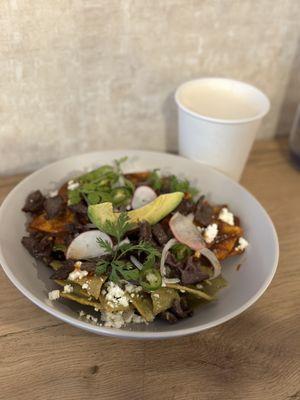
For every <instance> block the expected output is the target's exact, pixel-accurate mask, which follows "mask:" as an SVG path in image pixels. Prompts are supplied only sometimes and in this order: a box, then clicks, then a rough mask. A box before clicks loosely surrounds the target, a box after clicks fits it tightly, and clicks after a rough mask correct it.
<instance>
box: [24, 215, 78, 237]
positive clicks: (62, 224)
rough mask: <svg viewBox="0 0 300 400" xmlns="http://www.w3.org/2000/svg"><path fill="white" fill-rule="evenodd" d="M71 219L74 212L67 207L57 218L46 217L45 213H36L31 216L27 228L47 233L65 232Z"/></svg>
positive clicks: (72, 219)
mask: <svg viewBox="0 0 300 400" xmlns="http://www.w3.org/2000/svg"><path fill="white" fill-rule="evenodd" d="M73 221H74V214H73V213H72V211H70V210H69V209H68V210H67V211H66V213H65V214H64V215H62V216H61V217H58V218H53V219H47V218H46V214H45V213H43V214H41V215H38V216H37V217H35V218H33V220H32V221H31V223H30V225H29V228H30V229H33V230H36V231H41V232H47V233H60V232H67V231H68V225H69V224H72V222H73Z"/></svg>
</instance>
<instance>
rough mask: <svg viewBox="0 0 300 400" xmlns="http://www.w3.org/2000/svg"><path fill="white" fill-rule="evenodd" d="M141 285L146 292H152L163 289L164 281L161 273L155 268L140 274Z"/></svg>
mask: <svg viewBox="0 0 300 400" xmlns="http://www.w3.org/2000/svg"><path fill="white" fill-rule="evenodd" d="M139 281H140V285H141V286H142V288H143V289H144V290H148V291H152V290H157V289H159V288H160V287H161V284H162V279H161V275H160V273H159V271H158V270H157V269H154V268H147V269H145V270H144V271H141V272H140V279H139Z"/></svg>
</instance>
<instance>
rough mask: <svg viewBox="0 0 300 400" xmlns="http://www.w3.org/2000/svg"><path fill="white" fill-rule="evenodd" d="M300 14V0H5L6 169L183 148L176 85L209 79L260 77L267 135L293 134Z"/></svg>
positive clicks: (1, 160) (1, 94) (1, 63)
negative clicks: (116, 151)
mask: <svg viewBox="0 0 300 400" xmlns="http://www.w3.org/2000/svg"><path fill="white" fill-rule="evenodd" d="M299 21H300V0H206V1H205V0H118V1H117V0H73V1H72V0H1V1H0V139H1V140H0V154H1V157H0V173H12V172H16V171H21V170H28V169H32V168H36V167H37V166H39V165H43V164H45V163H46V162H49V161H51V160H55V159H57V158H61V157H64V156H67V155H71V154H74V153H79V152H84V151H88V150H94V149H106V148H124V147H131V148H149V149H159V150H165V149H167V150H174V149H175V148H176V113H175V107H174V103H173V98H172V96H173V92H174V89H175V88H176V87H177V86H178V85H179V84H180V83H181V82H183V81H185V80H187V79H190V78H194V77H199V76H208V75H221V76H228V77H234V78H238V79H242V80H245V81H248V82H250V83H253V84H255V85H257V86H258V87H260V88H261V89H262V90H264V91H265V92H266V93H267V94H268V96H269V97H270V98H271V101H272V111H271V113H270V114H269V116H268V117H267V118H266V120H265V122H264V125H263V127H262V129H261V131H260V137H271V136H273V135H274V134H275V132H277V133H286V132H287V130H288V129H289V126H290V121H291V118H292V114H293V110H294V107H295V103H296V101H299V94H300V82H299V73H298V71H299V68H298V67H299V66H300V60H299V57H298V58H297V54H298V53H297V51H298V52H299V49H298V50H297V39H298V37H299ZM295 63H296V64H295ZM282 107H283V109H284V116H282V115H281V110H282ZM278 127H279V131H278Z"/></svg>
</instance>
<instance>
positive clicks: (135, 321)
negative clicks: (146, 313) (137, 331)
mask: <svg viewBox="0 0 300 400" xmlns="http://www.w3.org/2000/svg"><path fill="white" fill-rule="evenodd" d="M131 322H132V323H133V324H143V323H145V322H146V321H145V320H144V318H143V317H141V316H140V315H137V314H133V316H132V320H131Z"/></svg>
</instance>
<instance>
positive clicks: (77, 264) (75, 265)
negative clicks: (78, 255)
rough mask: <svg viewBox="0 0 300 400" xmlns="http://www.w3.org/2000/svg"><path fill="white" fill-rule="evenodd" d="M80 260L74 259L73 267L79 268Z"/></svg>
mask: <svg viewBox="0 0 300 400" xmlns="http://www.w3.org/2000/svg"><path fill="white" fill-rule="evenodd" d="M81 264H82V262H81V261H76V263H75V264H74V267H75V268H80V267H81Z"/></svg>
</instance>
